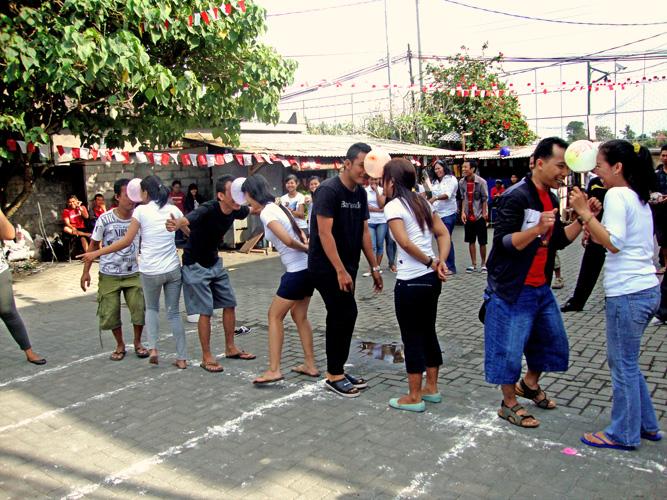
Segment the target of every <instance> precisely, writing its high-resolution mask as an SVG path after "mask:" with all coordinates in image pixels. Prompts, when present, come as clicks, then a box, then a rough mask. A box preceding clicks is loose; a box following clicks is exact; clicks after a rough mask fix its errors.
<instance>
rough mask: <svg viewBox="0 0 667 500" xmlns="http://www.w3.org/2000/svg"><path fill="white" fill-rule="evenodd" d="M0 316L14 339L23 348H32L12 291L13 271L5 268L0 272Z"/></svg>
mask: <svg viewBox="0 0 667 500" xmlns="http://www.w3.org/2000/svg"><path fill="white" fill-rule="evenodd" d="M0 318H2V321H3V322H4V323H5V326H6V327H7V330H9V333H10V334H11V336H12V337H13V338H14V341H16V343H17V344H18V345H19V347H20V348H21V349H22V350H24V351H25V350H26V349H30V340H29V339H28V331H27V330H26V329H25V324H24V323H23V320H22V319H21V316H20V315H19V312H18V310H17V309H16V303H15V302H14V292H13V291H12V272H11V270H9V269H5V270H4V271H2V272H1V273H0Z"/></svg>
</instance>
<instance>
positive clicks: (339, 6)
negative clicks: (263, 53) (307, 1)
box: [266, 0, 381, 17]
mask: <svg viewBox="0 0 667 500" xmlns="http://www.w3.org/2000/svg"><path fill="white" fill-rule="evenodd" d="M380 1H381V0H365V1H362V2H353V3H347V4H342V5H332V6H330V7H316V8H314V9H305V10H294V11H291V12H277V13H275V14H267V15H266V17H280V16H291V15H294V14H308V13H310V12H322V11H325V10H331V9H342V8H344V7H356V6H357V5H364V4H369V3H377V2H380Z"/></svg>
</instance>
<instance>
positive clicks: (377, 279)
mask: <svg viewBox="0 0 667 500" xmlns="http://www.w3.org/2000/svg"><path fill="white" fill-rule="evenodd" d="M371 276H372V277H373V291H375V293H380V292H381V291H382V287H383V286H384V283H383V282H382V276H381V275H380V272H379V271H374V272H372V273H371Z"/></svg>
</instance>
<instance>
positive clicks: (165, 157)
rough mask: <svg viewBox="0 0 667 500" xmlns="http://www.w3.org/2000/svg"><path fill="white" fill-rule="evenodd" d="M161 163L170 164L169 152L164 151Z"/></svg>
mask: <svg viewBox="0 0 667 500" xmlns="http://www.w3.org/2000/svg"><path fill="white" fill-rule="evenodd" d="M160 164H161V165H169V153H162V158H161V160H160Z"/></svg>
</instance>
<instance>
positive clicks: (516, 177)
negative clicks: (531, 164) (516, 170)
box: [510, 156, 532, 187]
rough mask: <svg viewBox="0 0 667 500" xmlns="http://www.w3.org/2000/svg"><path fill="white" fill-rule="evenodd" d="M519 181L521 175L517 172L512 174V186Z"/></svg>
mask: <svg viewBox="0 0 667 500" xmlns="http://www.w3.org/2000/svg"><path fill="white" fill-rule="evenodd" d="M531 158H532V156H531ZM517 182H519V176H518V175H516V174H512V175H510V187H512V186H514V184H516V183H517Z"/></svg>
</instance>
